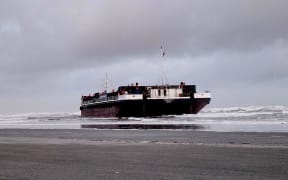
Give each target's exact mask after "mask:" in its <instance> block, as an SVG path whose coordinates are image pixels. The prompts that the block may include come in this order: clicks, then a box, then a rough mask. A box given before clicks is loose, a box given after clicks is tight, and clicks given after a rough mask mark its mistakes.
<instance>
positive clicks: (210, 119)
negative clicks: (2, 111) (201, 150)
mask: <svg viewBox="0 0 288 180" xmlns="http://www.w3.org/2000/svg"><path fill="white" fill-rule="evenodd" d="M115 123H117V124H140V123H141V124H195V125H200V126H201V127H203V128H201V129H198V131H218V132H288V107H285V106H263V107H262V106H261V107H260V106H248V107H230V108H209V107H208V108H207V107H206V108H204V109H203V111H201V112H200V113H199V114H196V115H193V114H184V115H177V116H173V115H171V116H163V117H153V118H149V117H147V118H133V117H131V118H123V119H120V120H119V119H117V118H82V117H81V116H80V112H75V113H67V112H64V113H63V112H55V113H26V114H11V115H0V129H80V128H81V125H82V124H115Z"/></svg>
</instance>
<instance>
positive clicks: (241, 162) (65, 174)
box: [0, 129, 288, 180]
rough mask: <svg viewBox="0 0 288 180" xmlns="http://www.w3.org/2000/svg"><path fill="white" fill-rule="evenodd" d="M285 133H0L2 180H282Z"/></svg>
mask: <svg viewBox="0 0 288 180" xmlns="http://www.w3.org/2000/svg"><path fill="white" fill-rule="evenodd" d="M287 178H288V133H237V132H231V133H223V132H221V133H216V132H205V131H202V132H200V131H192V130H185V131H180V130H177V131H175V130H93V129H79V130H28V129H26V130H25V129H21V130H20V129H19V130H16V129H10V130H9V129H7V130H5V129H2V130H1V131H0V179H1V180H4V179H5V180H8V179H9V180H12V179H23V180H26V179H27V180H28V179H67V180H68V179H77V180H78V179H133V180H135V179H143V180H144V179H145V180H146V179H259V180H260V179H261V180H262V179H283V180H284V179H287Z"/></svg>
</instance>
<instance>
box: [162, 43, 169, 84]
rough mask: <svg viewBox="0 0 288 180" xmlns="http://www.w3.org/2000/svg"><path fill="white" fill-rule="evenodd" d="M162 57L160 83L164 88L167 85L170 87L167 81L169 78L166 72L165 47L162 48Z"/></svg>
mask: <svg viewBox="0 0 288 180" xmlns="http://www.w3.org/2000/svg"><path fill="white" fill-rule="evenodd" d="M160 56H161V59H160V83H161V85H162V86H164V85H165V83H166V85H168V84H169V83H168V79H167V76H166V73H165V71H164V60H165V58H164V56H165V51H164V47H163V46H161V48H160Z"/></svg>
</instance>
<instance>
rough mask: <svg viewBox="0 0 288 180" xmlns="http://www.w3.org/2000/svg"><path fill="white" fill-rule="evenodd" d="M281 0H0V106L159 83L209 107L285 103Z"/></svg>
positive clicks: (7, 109) (60, 106) (45, 108)
mask: <svg viewBox="0 0 288 180" xmlns="http://www.w3.org/2000/svg"><path fill="white" fill-rule="evenodd" d="M287 7H288V1H287V0H217V1H215V0H187V1H185V0H177V1H175V0H158V1H155V0H138V1H134V0H133V1H132V0H130V1H128V0H121V1H118V0H114V1H113V0H57V1H56V0H55V1H54V0H43V1H39V0H25V1H23V0H1V1H0V84H1V85H0V100H1V104H0V114H11V113H25V112H55V111H57V112H63V111H68V112H76V111H78V108H79V104H80V97H81V95H84V94H88V93H90V92H96V91H99V90H101V87H102V82H103V80H104V79H105V73H106V72H107V73H108V74H109V79H110V80H111V83H110V87H111V89H112V88H115V89H116V88H117V87H118V86H119V85H127V84H130V83H133V82H136V81H138V82H139V83H140V84H142V85H148V84H157V83H159V73H158V72H159V62H160V57H159V55H160V46H161V45H164V47H165V51H166V56H165V59H164V61H165V64H164V66H165V71H166V73H167V77H168V81H169V83H170V84H173V83H176V84H178V83H179V82H180V81H185V82H186V84H196V85H197V88H198V90H199V91H204V90H210V91H212V93H213V99H212V101H211V105H209V106H210V107H229V106H248V105H259V106H261V105H265V106H266V105H288V95H287V92H288V59H287V58H288V20H287V19H288V11H287Z"/></svg>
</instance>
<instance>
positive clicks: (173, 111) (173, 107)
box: [80, 98, 210, 117]
mask: <svg viewBox="0 0 288 180" xmlns="http://www.w3.org/2000/svg"><path fill="white" fill-rule="evenodd" d="M209 103H210V98H201V99H193V100H192V99H176V100H172V101H171V100H165V99H149V100H125V101H113V102H106V103H98V104H94V105H89V106H86V107H81V108H80V110H81V116H82V117H145V116H161V115H180V114H196V113H198V112H199V111H200V110H201V109H202V108H203V107H204V106H206V105H207V104H209Z"/></svg>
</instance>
